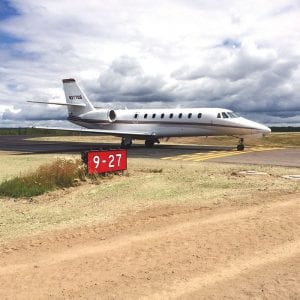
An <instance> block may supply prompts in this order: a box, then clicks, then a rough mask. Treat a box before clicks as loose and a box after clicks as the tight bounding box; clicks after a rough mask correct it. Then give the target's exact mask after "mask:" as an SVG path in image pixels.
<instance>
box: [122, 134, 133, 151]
mask: <svg viewBox="0 0 300 300" xmlns="http://www.w3.org/2000/svg"><path fill="white" fill-rule="evenodd" d="M131 145H132V138H130V137H125V138H122V141H121V148H123V149H127V148H130V147H131Z"/></svg>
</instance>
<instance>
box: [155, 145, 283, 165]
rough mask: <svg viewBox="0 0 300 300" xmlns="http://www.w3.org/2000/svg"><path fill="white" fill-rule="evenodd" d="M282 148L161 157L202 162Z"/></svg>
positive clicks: (257, 148)
mask: <svg viewBox="0 0 300 300" xmlns="http://www.w3.org/2000/svg"><path fill="white" fill-rule="evenodd" d="M280 149H284V148H261V147H255V148H249V149H247V150H245V151H237V150H227V151H209V152H208V153H203V152H199V153H192V154H182V155H177V156H168V157H162V158H161V159H163V160H174V161H176V160H180V161H197V162H198V161H204V160H209V159H214V158H221V157H228V156H234V155H241V154H247V153H252V152H262V151H272V150H280Z"/></svg>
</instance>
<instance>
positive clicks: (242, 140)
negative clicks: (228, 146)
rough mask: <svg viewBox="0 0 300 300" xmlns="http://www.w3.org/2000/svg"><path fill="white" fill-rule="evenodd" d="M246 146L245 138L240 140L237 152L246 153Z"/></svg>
mask: <svg viewBox="0 0 300 300" xmlns="http://www.w3.org/2000/svg"><path fill="white" fill-rule="evenodd" d="M244 149H245V145H244V138H240V140H239V143H238V145H237V147H236V150H237V151H244Z"/></svg>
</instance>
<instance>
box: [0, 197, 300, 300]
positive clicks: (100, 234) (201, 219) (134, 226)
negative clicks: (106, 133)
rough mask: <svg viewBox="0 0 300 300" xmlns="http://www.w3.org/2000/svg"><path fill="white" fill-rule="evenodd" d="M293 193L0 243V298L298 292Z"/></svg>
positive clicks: (299, 254) (299, 243)
mask: <svg viewBox="0 0 300 300" xmlns="http://www.w3.org/2000/svg"><path fill="white" fill-rule="evenodd" d="M299 216H300V196H299V195H290V196H281V197H278V198H277V199H276V201H272V202H270V203H268V204H263V205H258V206H257V205H255V206H254V205H252V206H244V207H231V208H230V207H229V208H228V207H226V208H225V207H219V208H213V207H183V206H179V207H157V208H156V209H151V210H147V211H143V212H142V213H137V214H133V215H130V216H127V217H126V218H122V219H119V220H118V221H117V222H116V223H114V224H102V225H101V224H99V225H94V226H86V227H81V228H76V229H69V230H64V231H56V232H51V233H50V234H47V235H40V236H34V237H31V238H28V239H24V240H15V241H11V242H10V243H9V244H6V245H2V248H0V250H1V257H0V298H1V299H39V298H42V299H48V298H51V299H62V298H71V299H73V298H88V299H95V298H98V299H99V298H101V299H136V298H144V299H162V298H163V299H168V298H180V299H200V298H201V299H220V298H226V299H228V298H229V299H231V298H234V299H249V298H259V299H264V298H265V299H299V298H300V284H299V282H300V218H299Z"/></svg>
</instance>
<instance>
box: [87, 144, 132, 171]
mask: <svg viewBox="0 0 300 300" xmlns="http://www.w3.org/2000/svg"><path fill="white" fill-rule="evenodd" d="M84 156H85V157H84V160H85V163H86V165H87V170H88V173H89V174H101V173H109V172H117V171H124V170H126V169H127V151H126V150H125V149H118V150H99V151H87V152H85V153H84Z"/></svg>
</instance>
